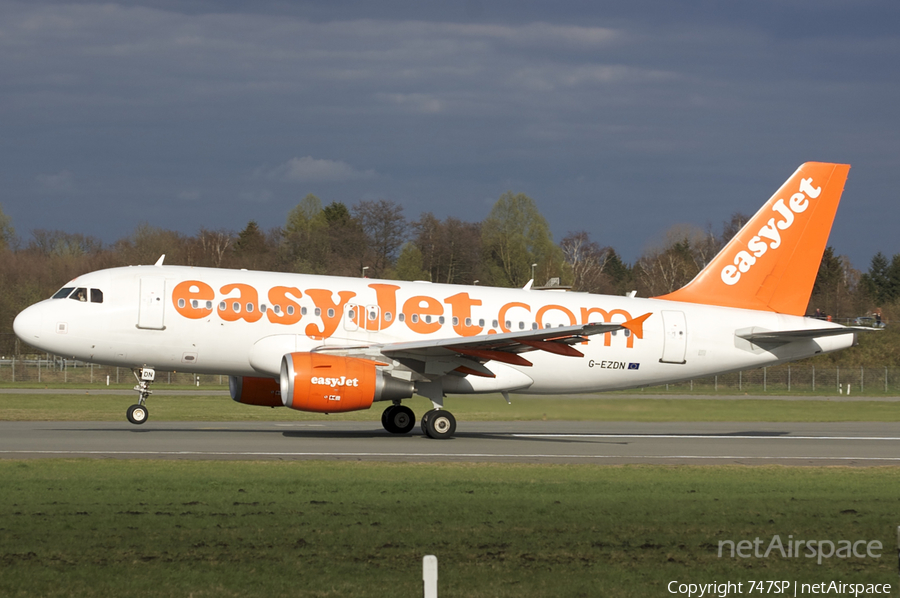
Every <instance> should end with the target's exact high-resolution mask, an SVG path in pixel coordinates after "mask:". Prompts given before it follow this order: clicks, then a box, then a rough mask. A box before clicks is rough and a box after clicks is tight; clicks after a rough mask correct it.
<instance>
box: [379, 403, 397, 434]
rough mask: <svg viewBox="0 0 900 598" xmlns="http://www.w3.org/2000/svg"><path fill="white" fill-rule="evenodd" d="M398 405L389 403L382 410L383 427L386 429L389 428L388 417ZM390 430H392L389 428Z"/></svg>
mask: <svg viewBox="0 0 900 598" xmlns="http://www.w3.org/2000/svg"><path fill="white" fill-rule="evenodd" d="M394 407H396V405H388V406H387V407H386V408H385V410H384V411H382V412H381V427H383V428H384V429H385V430H388V418H389V417H390V415H389V414H390V412H391V410H392V409H393V408H394ZM388 432H390V430H388Z"/></svg>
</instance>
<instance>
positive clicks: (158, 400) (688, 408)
mask: <svg viewBox="0 0 900 598" xmlns="http://www.w3.org/2000/svg"><path fill="white" fill-rule="evenodd" d="M135 399H136V397H133V396H115V395H88V394H83V395H72V394H58V395H57V394H46V395H43V394H42V395H34V394H0V420H5V421H119V420H121V419H123V418H124V413H125V409H126V408H127V407H128V406H129V405H130V404H132V403H134V402H135ZM405 404H407V405H409V406H410V407H411V408H412V409H413V410H414V411H415V412H416V413H417V414H421V413H424V412H425V411H426V410H428V409H430V408H431V405H430V403H429V402H428V401H426V400H425V399H423V398H421V397H417V398H414V399H412V400H409V401H406V402H405ZM445 405H446V407H447V408H448V409H450V410H451V411H452V412H453V413H454V415H456V417H457V419H458V420H460V421H534V420H568V421H647V422H649V421H657V422H659V421H773V422H775V421H778V422H780V421H794V422H803V421H819V422H822V421H900V404H898V403H896V402H886V401H853V402H841V401H829V400H825V399H823V400H803V401H772V400H760V399H647V398H637V397H634V396H632V395H596V396H587V397H578V398H571V397H568V398H567V397H560V398H548V397H520V396H515V395H513V397H512V405H507V404H506V402H505V401H504V400H503V399H502V398H501V397H500V395H484V396H479V397H471V396H451V397H447V399H446V402H445ZM148 407H149V409H150V419H151V421H300V420H306V421H309V420H316V421H331V420H344V421H372V422H378V421H379V418H380V416H381V411H382V410H383V408H384V407H386V405H381V404H377V403H376V404H375V405H373V407H372V409H369V410H366V411H356V412H351V413H342V414H332V415H322V414H317V413H303V412H300V411H292V410H289V409H285V408H278V409H271V408H268V407H254V406H248V405H240V404H238V403H235V402H234V401H232V400H231V399H230V398H228V397H227V396H221V395H220V396H160V395H154V396H152V397H151V398H150V400H149V402H148Z"/></svg>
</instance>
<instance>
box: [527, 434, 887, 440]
mask: <svg viewBox="0 0 900 598" xmlns="http://www.w3.org/2000/svg"><path fill="white" fill-rule="evenodd" d="M510 436H514V437H516V438H675V439H678V438H686V439H693V440H697V439H700V440H706V439H711V440H900V437H897V436H786V435H774V434H773V435H771V436H766V435H758V434H755V435H750V436H736V435H733V434H510Z"/></svg>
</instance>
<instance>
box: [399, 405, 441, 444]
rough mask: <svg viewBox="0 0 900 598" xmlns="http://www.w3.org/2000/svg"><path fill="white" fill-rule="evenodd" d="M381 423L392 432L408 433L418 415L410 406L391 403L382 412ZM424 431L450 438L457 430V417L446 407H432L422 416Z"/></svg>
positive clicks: (439, 437)
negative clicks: (445, 408)
mask: <svg viewBox="0 0 900 598" xmlns="http://www.w3.org/2000/svg"><path fill="white" fill-rule="evenodd" d="M381 425H382V426H384V429H385V430H387V431H388V432H390V433H391V434H406V433H407V432H409V431H410V430H412V429H413V426H415V425H416V416H415V414H414V413H413V411H412V409H410V408H409V407H406V406H404V405H391V406H390V407H388V408H387V409H385V410H384V412H383V413H382V414H381ZM422 432H424V433H425V435H426V436H428V437H429V438H434V439H437V440H443V439H445V438H450V437H451V436H453V433H454V432H456V418H455V417H453V414H452V413H450V412H449V411H445V410H444V409H432V410H431V411H428V412H426V413H425V415H423V416H422Z"/></svg>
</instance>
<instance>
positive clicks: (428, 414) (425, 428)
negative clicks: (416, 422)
mask: <svg viewBox="0 0 900 598" xmlns="http://www.w3.org/2000/svg"><path fill="white" fill-rule="evenodd" d="M435 411H437V409H431V410H430V411H426V412H425V413H423V414H422V423H421V424H420V425H421V427H422V433H423V434H425V435H426V436H428V418H429V417H431V414H432V413H434V412H435ZM428 437H429V438H431V436H428Z"/></svg>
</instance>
